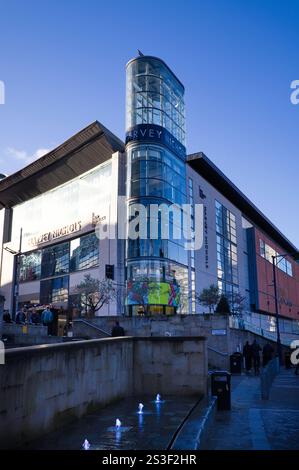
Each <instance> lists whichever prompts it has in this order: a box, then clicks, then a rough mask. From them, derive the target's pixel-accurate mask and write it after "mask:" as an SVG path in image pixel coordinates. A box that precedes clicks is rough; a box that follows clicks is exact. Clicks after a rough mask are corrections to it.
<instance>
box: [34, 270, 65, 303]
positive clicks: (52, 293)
mask: <svg viewBox="0 0 299 470" xmlns="http://www.w3.org/2000/svg"><path fill="white" fill-rule="evenodd" d="M68 292H69V277H68V276H63V277H56V278H55V279H47V280H45V281H41V283H40V302H41V304H50V303H56V304H57V303H59V304H66V303H67V301H68Z"/></svg>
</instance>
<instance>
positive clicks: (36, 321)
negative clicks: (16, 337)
mask: <svg viewBox="0 0 299 470" xmlns="http://www.w3.org/2000/svg"><path fill="white" fill-rule="evenodd" d="M39 322H40V319H39V314H38V313H37V311H36V308H33V309H32V310H31V315H30V323H32V325H38V324H39Z"/></svg>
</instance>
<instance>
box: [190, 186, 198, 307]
mask: <svg viewBox="0 0 299 470" xmlns="http://www.w3.org/2000/svg"><path fill="white" fill-rule="evenodd" d="M188 196H189V203H190V205H191V209H192V211H191V230H193V231H194V229H195V225H194V195H193V180H192V178H189V180H188ZM190 265H191V299H190V300H191V312H192V313H196V298H195V291H196V285H195V253H194V250H190Z"/></svg>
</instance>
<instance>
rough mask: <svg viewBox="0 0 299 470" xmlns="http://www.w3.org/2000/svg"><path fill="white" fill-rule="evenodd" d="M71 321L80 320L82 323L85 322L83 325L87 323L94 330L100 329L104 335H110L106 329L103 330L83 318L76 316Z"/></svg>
mask: <svg viewBox="0 0 299 470" xmlns="http://www.w3.org/2000/svg"><path fill="white" fill-rule="evenodd" d="M73 322H82V323H85V325H88V326H90V327H91V328H94V329H95V330H98V331H100V332H101V333H104V334H105V335H107V336H111V334H110V333H108V331H105V330H102V328H100V327H99V326H97V325H94V324H93V323H91V322H89V321H87V320H85V319H84V318H76V319H75V320H73Z"/></svg>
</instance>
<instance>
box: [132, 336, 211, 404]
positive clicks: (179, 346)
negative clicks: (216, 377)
mask: <svg viewBox="0 0 299 470" xmlns="http://www.w3.org/2000/svg"><path fill="white" fill-rule="evenodd" d="M134 343H135V348H134V368H133V370H134V392H135V393H136V394H141V393H149V394H150V395H153V396H154V395H155V394H156V393H157V392H159V393H162V394H163V395H166V394H167V395H194V394H195V395H198V394H199V393H203V394H204V395H206V393H207V375H208V365H207V361H206V355H207V353H206V342H205V341H203V338H202V337H197V338H195V337H192V338H182V337H170V338H167V339H165V338H163V337H155V338H150V337H147V338H138V339H137V340H136V341H135V342H134Z"/></svg>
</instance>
